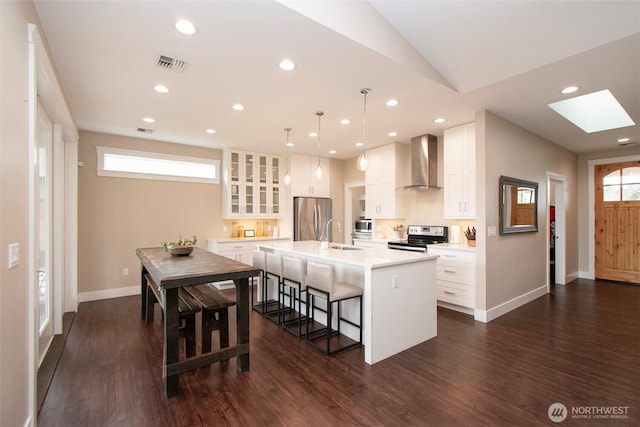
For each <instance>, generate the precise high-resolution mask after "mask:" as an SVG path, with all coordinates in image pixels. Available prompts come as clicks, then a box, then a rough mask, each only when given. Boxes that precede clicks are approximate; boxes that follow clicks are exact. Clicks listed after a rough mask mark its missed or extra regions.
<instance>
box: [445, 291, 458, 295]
mask: <svg viewBox="0 0 640 427" xmlns="http://www.w3.org/2000/svg"><path fill="white" fill-rule="evenodd" d="M444 293H445V294H447V295H455V294H456V293H455V292H451V291H444Z"/></svg>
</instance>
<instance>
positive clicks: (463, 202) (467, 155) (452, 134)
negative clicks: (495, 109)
mask: <svg viewBox="0 0 640 427" xmlns="http://www.w3.org/2000/svg"><path fill="white" fill-rule="evenodd" d="M444 217H445V218H475V217H476V125H475V123H467V124H465V125H462V126H458V127H455V128H451V129H446V130H445V131H444Z"/></svg>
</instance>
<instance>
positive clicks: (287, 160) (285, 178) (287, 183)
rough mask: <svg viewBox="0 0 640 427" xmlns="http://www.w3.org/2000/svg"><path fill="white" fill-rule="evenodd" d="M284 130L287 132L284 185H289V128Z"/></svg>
mask: <svg viewBox="0 0 640 427" xmlns="http://www.w3.org/2000/svg"><path fill="white" fill-rule="evenodd" d="M284 130H285V131H286V132H287V157H286V160H285V161H286V162H287V174H286V175H285V176H284V185H289V184H291V175H289V132H291V128H284Z"/></svg>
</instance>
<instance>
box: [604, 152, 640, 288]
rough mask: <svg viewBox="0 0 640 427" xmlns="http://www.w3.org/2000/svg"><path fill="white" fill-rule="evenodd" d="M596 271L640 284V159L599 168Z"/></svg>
mask: <svg viewBox="0 0 640 427" xmlns="http://www.w3.org/2000/svg"><path fill="white" fill-rule="evenodd" d="M595 181H596V182H595V234H596V235H595V254H596V259H595V273H596V278H598V279H608V280H619V281H623V282H633V283H640V161H631V162H625V163H614V164H608V165H598V166H596V167H595Z"/></svg>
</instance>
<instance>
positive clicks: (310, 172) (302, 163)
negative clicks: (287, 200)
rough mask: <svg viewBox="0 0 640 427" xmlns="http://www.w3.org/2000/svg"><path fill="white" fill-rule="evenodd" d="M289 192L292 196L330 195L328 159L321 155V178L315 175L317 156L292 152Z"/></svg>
mask: <svg viewBox="0 0 640 427" xmlns="http://www.w3.org/2000/svg"><path fill="white" fill-rule="evenodd" d="M291 159H292V165H291V172H292V173H291V192H292V196H293V197H330V195H329V173H330V171H329V159H327V158H324V157H321V158H320V166H322V170H323V174H322V178H320V179H318V177H317V176H316V169H317V167H318V158H317V157H313V156H305V155H302V154H294V155H292V156H291Z"/></svg>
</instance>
